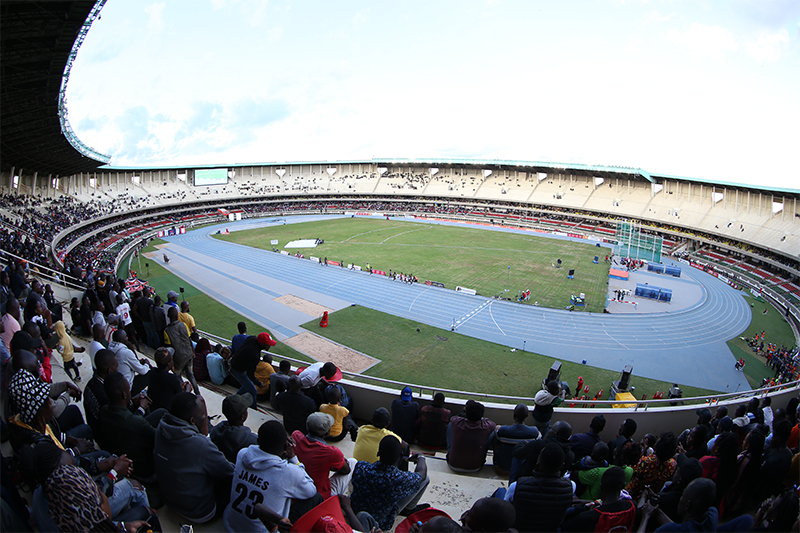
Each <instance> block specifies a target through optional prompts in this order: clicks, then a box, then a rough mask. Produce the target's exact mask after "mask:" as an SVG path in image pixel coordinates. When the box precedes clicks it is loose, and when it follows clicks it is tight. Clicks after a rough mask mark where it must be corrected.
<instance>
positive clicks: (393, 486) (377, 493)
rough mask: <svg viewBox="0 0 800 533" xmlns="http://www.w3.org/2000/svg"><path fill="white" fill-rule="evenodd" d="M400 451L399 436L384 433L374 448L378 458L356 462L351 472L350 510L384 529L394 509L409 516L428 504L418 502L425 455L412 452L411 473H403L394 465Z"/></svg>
mask: <svg viewBox="0 0 800 533" xmlns="http://www.w3.org/2000/svg"><path fill="white" fill-rule="evenodd" d="M387 414H388V413H387ZM362 427H364V426H362ZM402 453H403V452H402V446H401V443H400V439H399V438H396V436H395V435H386V436H384V437H383V438H382V439H381V441H380V444H379V447H378V452H377V455H378V457H379V458H380V460H379V461H376V462H374V463H371V462H368V461H359V462H358V463H357V464H356V466H355V469H354V471H353V494H352V496H351V501H352V506H353V510H354V511H356V512H359V511H365V512H367V513H369V514H370V515H371V516H372V517H373V518H374V519H375V520H376V521H377V522H378V525H379V526H380V528H381V529H382V530H384V531H389V530H390V529H391V528H392V525H393V524H394V519H395V517H396V516H397V514H398V511H399V513H400V514H401V515H403V516H409V515H411V514H413V513H415V512H417V511H420V510H422V509H425V508H427V507H430V505H428V504H422V505H418V503H419V501H420V499H421V498H422V494H423V493H424V492H425V489H426V488H427V486H428V484H429V483H430V478H429V477H428V467H427V464H426V462H425V457H424V456H421V455H418V454H413V455H412V456H411V457H410V458H409V461H411V462H413V463H416V464H417V466H416V468H415V469H414V472H403V471H402V470H400V469H399V468H397V466H396V465H397V463H398V462H399V461H400V459H401V457H402Z"/></svg>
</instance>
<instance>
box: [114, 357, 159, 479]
mask: <svg viewBox="0 0 800 533" xmlns="http://www.w3.org/2000/svg"><path fill="white" fill-rule="evenodd" d="M104 388H105V392H106V396H107V397H108V405H105V406H103V408H102V409H100V428H101V430H100V434H99V435H98V437H100V438H98V442H101V443H102V445H103V448H104V449H105V450H107V451H109V452H111V453H113V454H116V455H118V456H122V455H127V456H128V458H129V459H130V460H131V461H133V464H134V465H135V473H136V477H137V478H138V479H140V480H142V481H143V482H148V481H152V478H153V477H154V476H155V468H154V466H153V447H154V445H155V439H156V426H157V425H158V423H159V422H160V421H161V418H162V417H163V416H164V415H165V414H166V410H164V409H159V410H158V411H154V412H152V413H150V415H148V416H147V418H145V414H146V413H147V408H148V407H149V405H150V399H149V398H148V397H147V396H144V395H140V396H138V397H137V401H136V404H137V405H136V410H135V411H133V412H131V410H130V407H131V389H130V385H128V380H126V379H125V376H123V375H122V374H120V373H119V372H114V373H113V374H109V375H108V376H106V379H105V383H104Z"/></svg>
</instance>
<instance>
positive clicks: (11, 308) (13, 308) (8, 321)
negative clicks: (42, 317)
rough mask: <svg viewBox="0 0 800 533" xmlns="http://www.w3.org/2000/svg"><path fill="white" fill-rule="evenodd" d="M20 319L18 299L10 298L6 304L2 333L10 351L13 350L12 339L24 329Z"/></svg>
mask: <svg viewBox="0 0 800 533" xmlns="http://www.w3.org/2000/svg"><path fill="white" fill-rule="evenodd" d="M20 319H21V318H20V309H19V300H17V299H16V298H9V300H8V302H6V312H5V314H4V315H3V333H2V338H3V342H4V343H5V344H6V347H8V349H9V350H10V349H12V346H11V338H12V337H13V336H14V333H16V332H18V331H19V330H21V329H22V326H21V325H20V322H19V321H20Z"/></svg>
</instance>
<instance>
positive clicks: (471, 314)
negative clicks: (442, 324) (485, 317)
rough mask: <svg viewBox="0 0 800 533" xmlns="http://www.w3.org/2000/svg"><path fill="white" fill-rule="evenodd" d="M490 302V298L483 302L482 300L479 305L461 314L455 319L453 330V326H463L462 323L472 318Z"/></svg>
mask: <svg viewBox="0 0 800 533" xmlns="http://www.w3.org/2000/svg"><path fill="white" fill-rule="evenodd" d="M491 303H492V301H491V300H486V301H485V302H483V303H482V304H481V305H479V306H478V307H476V308H475V309H473V310H472V311H470V312H469V313H467V314H465V315H462V316H461V318H459V319H458V320H456V321H455V324H454V327H453V330H455V328H457V327H459V326H463V325H464V324H466V323H467V322H468V321H469V320H470V319H472V318H474V317H475V316H476V315H477V314H478V313H479V312H480V311H481V310H482V309H483V308H484V307H486V306H487V305H489V304H491Z"/></svg>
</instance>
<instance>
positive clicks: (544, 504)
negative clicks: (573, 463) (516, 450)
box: [507, 442, 572, 531]
mask: <svg viewBox="0 0 800 533" xmlns="http://www.w3.org/2000/svg"><path fill="white" fill-rule="evenodd" d="M563 467H564V450H563V449H562V448H561V446H559V445H558V444H556V443H554V442H551V443H549V444H547V445H546V446H545V447H544V448H542V451H541V453H539V456H538V459H537V461H536V469H535V470H534V471H533V475H532V476H525V477H521V478H519V479H518V480H517V482H516V485H515V486H514V490H513V492H512V491H511V489H510V488H509V493H511V494H510V500H511V503H512V504H513V505H514V510H515V511H516V514H517V516H516V520H515V522H514V528H515V529H517V530H519V531H556V529H557V528H558V526H559V525H560V524H561V522H562V521H563V520H564V516H566V514H567V509H569V507H570V505H571V504H572V483H570V482H569V481H568V480H566V479H564V478H563V477H562V475H561V469H562V468H563ZM507 499H509V497H508V495H507Z"/></svg>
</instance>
